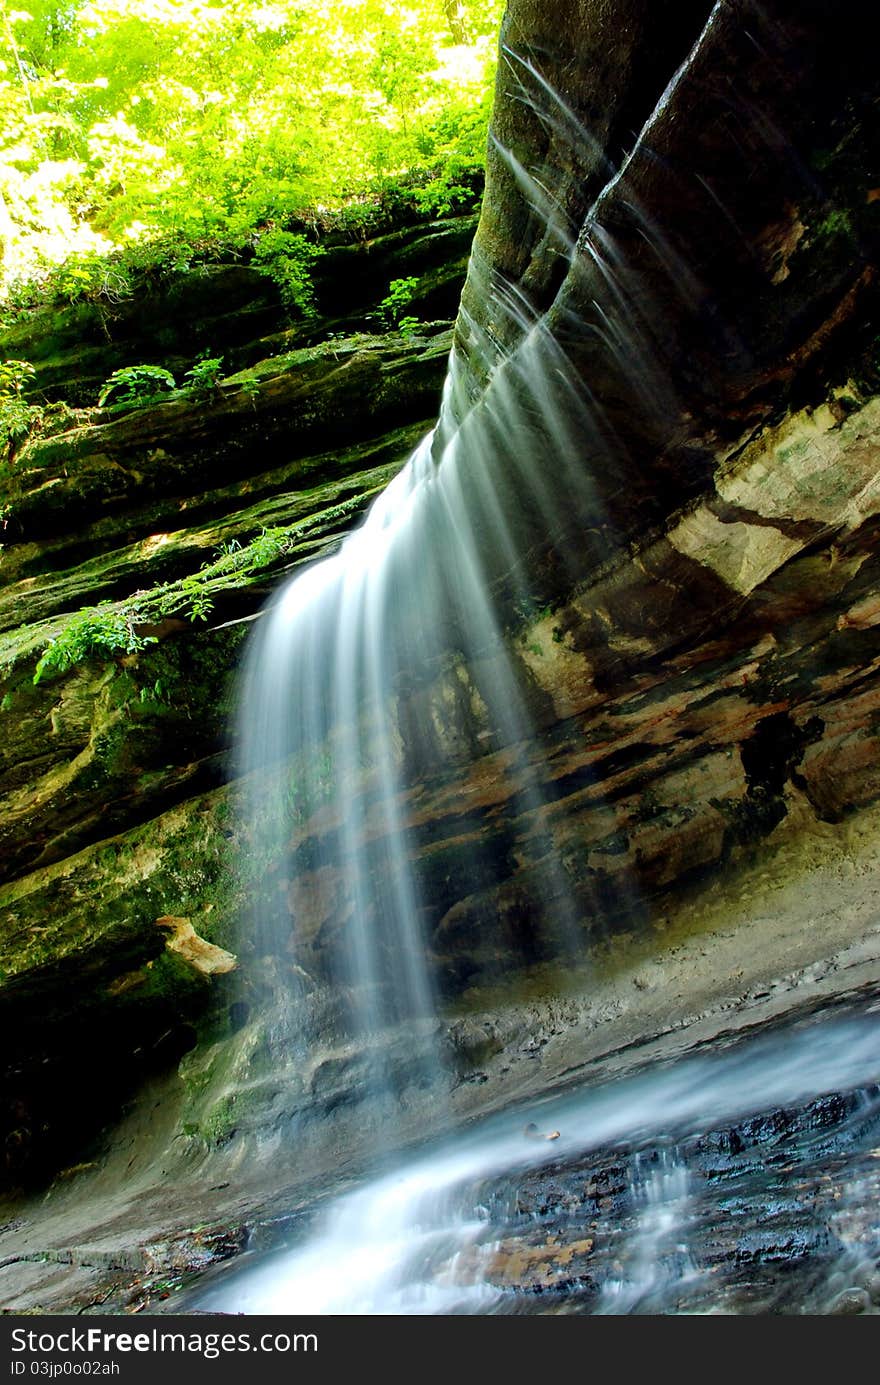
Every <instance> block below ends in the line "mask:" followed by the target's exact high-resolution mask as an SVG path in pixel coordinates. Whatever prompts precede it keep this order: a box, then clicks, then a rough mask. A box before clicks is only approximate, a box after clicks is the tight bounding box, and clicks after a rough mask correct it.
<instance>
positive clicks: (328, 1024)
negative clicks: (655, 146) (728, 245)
mask: <svg viewBox="0 0 880 1385" xmlns="http://www.w3.org/2000/svg"><path fill="white" fill-rule="evenodd" d="M716 8H717V7H716ZM710 22H711V21H710ZM707 27H708V26H707ZM507 57H508V61H509V62H510V65H511V70H512V71H513V72H514V76H515V81H516V85H517V89H518V90H519V91H520V93H522V92H523V91H525V90H526V83H527V81H528V82H530V84H531V85H530V91H531V96H530V98H529V99H530V100H531V101H532V102H533V103H534V104H535V106H536V108H539V109H541V110H545V111H547V118H548V120H549V121H550V122H551V123H552V125H553V128H554V130H555V131H556V132H557V134H558V133H559V132H560V131H562V132H563V133H564V134H565V135H566V137H568V138H570V139H572V138H577V137H579V138H582V139H583V140H585V141H586V140H587V138H588V137H587V135H586V133H585V132H583V131H582V129H581V127H580V126H579V124H578V122H577V120H576V117H575V116H574V114H573V113H572V112H571V111H569V110H568V108H567V107H566V106H565V104H564V102H563V101H562V99H561V98H560V97H559V96H557V95H555V94H554V93H552V91H551V89H550V88H549V86H548V83H547V82H546V80H545V79H544V78H543V77H542V76H541V75H540V73H539V72H538V71H537V69H536V68H535V66H534V64H533V63H532V62H531V61H526V60H525V59H522V58H518V57H517V56H516V55H514V54H511V53H508V55H507ZM666 100H668V94H667V95H666V96H664V102H665V101H666ZM654 118H655V117H652V120H653V119H654ZM649 125H650V122H649ZM646 128H648V127H646ZM497 150H498V152H499V153H500V154H503V156H504V157H505V158H506V159H507V163H508V166H509V168H510V170H511V172H512V175H513V177H514V180H515V182H516V185H517V187H518V189H519V190H520V193H521V194H522V195H523V196H525V197H526V198H527V200H528V201H529V203H530V205H531V207H532V209H533V210H534V211H535V213H536V214H538V215H539V216H540V218H541V220H542V222H543V224H544V225H545V227H546V234H547V236H548V237H549V240H550V241H551V242H552V245H553V251H554V254H556V255H557V256H559V258H560V261H563V262H564V265H565V272H564V276H563V279H564V284H563V291H562V292H561V293H560V295H559V297H558V300H557V303H556V305H555V308H554V310H553V312H551V313H542V312H539V311H537V310H536V309H535V308H534V306H533V305H532V303H531V302H530V299H529V297H528V295H527V294H526V293H525V292H524V291H523V290H522V289H521V288H519V287H518V286H517V285H515V284H513V283H510V282H507V281H505V280H504V279H503V277H501V276H500V275H493V276H492V277H491V280H489V281H484V282H483V292H484V311H483V313H482V317H481V321H480V322H479V323H478V322H477V321H475V319H474V318H473V316H472V315H471V314H469V312H468V311H467V309H466V308H465V307H462V309H461V312H460V315H459V321H458V325H457V334H456V341H457V344H456V346H454V347H453V349H452V353H451V356H450V359H449V366H448V372H447V379H446V385H445V389H444V393H443V399H442V402H441V408H440V413H439V417H438V420H437V423H436V425H435V427H434V428H433V429H432V430H431V431H430V432H429V433H428V434H427V436H425V438H424V439H423V440H422V442H421V443H420V445H419V446H418V447H417V448H416V450H415V452H414V453H413V455H412V456H411V457H410V458H409V460H408V462H407V463H406V465H405V466H404V468H403V470H402V471H401V472H400V473H399V474H398V476H397V477H396V479H395V480H394V481H393V482H392V483H391V484H390V485H389V486H388V488H387V489H386V490H385V492H384V493H383V494H382V495H381V496H380V497H379V499H378V500H377V501H375V502H374V504H373V506H372V508H371V509H370V511H369V513H368V515H367V517H366V519H365V521H364V522H363V523H362V524H361V526H360V527H359V528H358V529H357V530H356V531H354V532H353V533H351V534H350V535H349V536H348V537H347V538H346V539H345V540H344V541H343V543H342V544H341V546H340V548H339V550H338V551H337V552H336V553H335V554H334V555H333V556H331V557H329V558H325V559H324V560H323V561H321V562H319V563H317V564H316V565H314V566H313V567H311V568H310V569H308V570H307V571H305V572H304V573H303V574H301V575H297V576H295V577H294V578H293V579H292V580H290V581H289V582H288V583H287V584H286V585H284V586H283V587H282V588H281V590H280V591H279V592H278V593H277V595H276V597H275V598H274V600H273V601H272V602H271V604H270V606H269V609H268V610H267V612H266V613H265V615H264V617H263V618H262V619H261V620H260V622H259V625H258V629H257V631H256V633H255V635H254V637H253V639H252V641H251V645H250V649H249V653H248V655H247V659H246V663H245V668H244V674H243V678H242V686H241V692H240V699H239V701H240V708H241V712H240V717H239V743H240V745H241V747H242V751H241V763H240V768H241V774H242V778H243V781H244V783H245V784H246V785H247V786H248V791H247V794H248V796H247V802H246V815H247V818H248V820H249V822H250V823H251V824H252V838H253V840H254V842H255V843H256V848H255V849H256V852H257V872H256V873H257V876H258V888H257V890H256V891H255V894H256V903H255V909H256V918H255V936H256V938H257V939H258V949H259V950H260V951H261V952H262V953H263V954H265V955H268V956H276V957H281V958H282V959H284V960H283V963H282V967H281V978H280V981H279V989H280V994H281V995H282V997H285V998H286V1001H285V1003H286V1004H287V1005H288V1008H289V1027H290V1034H291V1037H290V1042H291V1044H292V1045H293V1047H294V1049H295V1051H297V1052H299V1053H301V1054H306V1053H307V1052H308V1051H309V1046H310V1043H311V1042H312V1037H313V1032H312V1031H313V1030H314V1026H315V1023H316V1020H315V1016H316V1015H319V1016H320V1019H319V1020H318V1021H317V1023H319V1024H320V1025H322V1026H324V1029H325V1032H332V1033H333V1034H334V1036H335V1037H336V1038H337V1039H342V1040H344V1041H351V1042H354V1043H356V1044H359V1045H361V1046H362V1047H364V1048H365V1049H369V1050H370V1052H371V1054H372V1062H373V1068H374V1076H375V1078H376V1080H377V1081H378V1082H379V1083H380V1084H381V1083H382V1082H385V1081H387V1080H388V1072H387V1062H388V1059H387V1051H388V1043H387V1038H388V1036H389V1034H391V1033H392V1031H394V1030H395V1029H399V1027H400V1026H401V1025H409V1026H410V1032H411V1033H412V1034H419V1033H421V1035H422V1038H419V1039H416V1040H415V1042H416V1044H417V1046H418V1047H419V1052H420V1053H421V1055H422V1057H421V1061H422V1062H423V1063H424V1071H425V1075H426V1078H427V1079H428V1080H430V1076H431V1070H432V1067H433V1065H435V1064H436V1062H437V1054H436V1052H435V1051H434V1050H433V1048H432V1044H431V1040H430V1035H429V1031H430V1027H431V1021H432V1017H433V1016H435V1014H436V1013H437V1007H438V999H439V998H440V997H441V996H442V995H444V994H447V993H455V991H456V990H457V989H460V988H461V986H462V985H463V984H466V983H467V982H468V981H470V980H472V979H474V978H476V979H479V980H484V979H486V978H487V977H488V978H489V979H490V980H492V979H498V978H499V977H500V976H503V974H504V970H505V958H506V956H508V955H509V954H510V953H511V951H512V952H514V953H516V954H517V955H519V956H522V957H524V958H525V959H526V960H530V961H547V960H549V961H553V962H562V963H565V964H571V963H573V962H574V961H576V960H577V959H579V958H580V957H581V956H582V954H583V941H584V930H585V928H587V929H588V928H589V927H590V926H591V924H592V920H591V919H590V917H589V912H588V910H587V911H586V912H585V900H584V897H583V891H582V892H581V897H580V898H578V894H577V889H576V888H575V881H574V879H573V877H572V868H571V866H570V863H569V862H567V860H566V857H565V853H564V851H563V850H562V849H561V847H560V838H559V834H558V832H557V830H556V829H557V822H556V817H555V813H554V800H555V797H556V789H555V786H554V778H553V775H554V772H553V767H552V766H550V765H548V763H547V762H546V760H545V758H544V756H543V754H542V750H541V736H540V728H541V718H542V715H545V713H544V707H543V703H544V702H545V701H546V694H544V693H543V692H542V691H541V689H540V688H539V687H538V686H537V685H536V683H535V680H534V678H533V676H532V673H531V670H530V667H529V658H528V656H529V654H530V653H533V652H534V650H533V649H532V648H531V646H530V645H529V643H528V641H529V639H530V636H529V633H528V632H529V628H530V623H534V621H535V620H536V619H539V618H541V617H544V618H546V616H547V615H548V613H550V614H552V611H553V609H554V607H555V605H556V604H558V603H559V602H560V601H561V600H563V599H565V598H568V597H570V595H571V593H572V592H573V591H575V590H576V589H577V586H578V584H579V583H580V582H582V581H583V580H584V579H585V578H586V577H587V576H588V574H589V573H590V571H591V568H592V567H593V566H594V564H595V561H596V542H598V543H599V544H600V546H601V545H603V544H604V545H606V547H607V545H608V544H611V546H612V548H613V544H614V542H615V539H614V526H613V524H611V523H610V522H609V520H608V517H607V516H606V514H605V510H604V503H603V500H602V495H601V493H600V490H599V489H598V488H597V485H596V478H597V477H600V476H601V478H602V488H603V490H607V489H608V487H609V486H611V487H613V486H614V485H615V484H616V482H615V477H616V476H618V475H619V476H620V478H621V480H620V483H619V484H620V485H621V486H623V485H624V484H625V481H624V477H625V474H626V469H627V466H628V465H629V458H628V453H627V445H626V443H625V442H624V441H623V440H622V439H621V437H620V435H619V431H618V428H617V425H616V423H615V421H614V420H613V419H612V418H611V417H610V415H609V413H608V411H607V410H606V408H605V407H604V406H603V405H602V404H600V403H599V402H598V401H597V398H596V396H595V394H594V391H593V389H592V386H591V384H590V382H589V381H588V379H587V378H586V377H585V375H584V372H583V369H582V368H581V365H580V363H578V365H576V364H575V363H574V361H573V359H572V355H571V348H572V346H573V345H576V346H577V347H578V348H579V349H580V348H583V347H584V346H586V348H587V349H588V350H589V351H590V352H591V353H592V355H593V357H594V359H595V360H596V361H597V362H598V360H599V358H600V357H601V364H600V365H599V367H598V369H599V373H600V374H601V375H602V376H604V377H605V379H606V380H607V379H608V378H612V379H614V380H616V381H617V386H618V392H619V391H620V390H625V391H626V393H627V395H628V396H629V398H630V400H631V407H632V410H633V411H634V412H635V413H637V414H638V417H639V419H640V423H639V427H640V429H641V430H642V431H643V432H650V431H651V430H655V431H656V430H658V429H663V428H668V427H669V425H670V420H672V419H674V418H675V417H676V416H677V415H678V414H679V413H680V405H679V404H678V402H677V401H676V398H675V394H674V390H673V389H672V386H671V384H670V382H669V380H668V379H667V377H666V375H665V373H664V369H663V366H662V364H661V361H660V357H659V355H658V352H657V350H656V343H655V341H654V337H653V333H652V327H651V311H650V301H649V300H648V299H647V298H646V290H645V286H644V284H643V283H642V281H641V280H640V279H639V278H638V277H636V276H634V275H633V274H632V272H631V271H630V269H629V268H628V266H627V264H626V262H625V259H624V257H623V256H622V255H621V254H620V253H619V252H618V251H617V250H616V248H615V238H614V235H613V233H612V232H611V230H609V229H607V228H605V227H604V226H603V224H602V221H601V205H602V199H601V198H600V199H599V200H598V202H597V204H596V207H595V208H594V209H593V212H592V214H591V217H590V219H589V221H588V224H587V225H586V226H585V227H584V228H583V229H582V230H581V232H580V234H579V235H577V236H576V235H575V234H574V232H573V231H572V229H571V228H570V226H567V225H566V223H565V214H564V211H563V209H561V208H560V207H558V206H557V205H556V203H555V202H554V199H553V196H552V194H551V193H550V192H549V191H548V190H547V188H545V187H544V186H543V185H542V184H541V182H540V179H539V175H538V173H537V171H532V172H530V171H529V170H527V169H526V168H525V167H523V165H522V163H521V162H519V161H518V160H517V159H516V158H515V157H514V156H513V155H512V154H508V153H506V151H503V150H501V149H500V146H498V147H497ZM620 179H621V173H620V171H616V172H613V176H612V178H611V180H610V181H611V183H613V184H614V185H615V186H617V185H618V184H619V182H620ZM633 214H634V215H638V216H639V217H640V218H641V220H640V227H641V230H642V234H643V235H644V236H645V237H646V238H647V239H648V240H649V241H650V243H651V244H652V246H654V247H655V248H656V251H657V254H658V255H660V256H661V258H662V260H663V264H664V267H665V272H666V273H667V275H668V277H669V280H670V292H671V293H673V294H675V295H678V296H679V297H682V298H686V297H687V296H688V295H692V294H693V292H694V288H693V284H692V282H691V279H690V278H689V276H688V273H687V271H686V268H685V267H684V266H680V265H679V264H678V261H677V260H676V257H675V254H674V252H673V251H672V250H671V249H670V248H669V246H668V245H667V244H666V243H665V242H664V241H663V238H662V236H661V235H660V233H659V232H658V233H657V234H656V235H655V234H653V232H652V231H651V228H650V225H649V222H648V219H647V218H646V217H645V216H644V215H643V214H641V213H638V212H634V213H633ZM471 272H472V275H473V276H475V277H480V276H482V275H484V274H485V269H484V267H480V266H478V265H477V264H476V263H475V262H473V261H472V270H471ZM587 280H589V293H590V296H591V313H590V315H589V317H581V316H580V315H579V314H578V313H576V312H575V310H574V308H573V307H572V291H573V290H572V285H577V286H578V292H580V293H581V294H582V293H583V291H584V284H585V283H586V281H587ZM679 280H680V284H679ZM597 536H598V537H597ZM609 536H610V537H609ZM557 638H561V634H560V632H559V631H558V630H555V631H554V632H553V639H557ZM537 652H538V654H539V655H540V654H541V649H540V648H538V651H537ZM489 763H491V770H490V771H488V772H487V774H486V775H484V776H483V777H482V778H481V777H480V775H479V774H478V773H476V772H475V767H479V766H480V765H483V766H485V765H486V764H489ZM426 784H430V785H432V786H437V785H445V786H446V790H445V792H446V799H445V802H444V812H443V817H444V819H445V821H444V828H445V838H444V840H443V841H442V842H435V841H433V840H432V831H431V827H432V825H431V822H430V821H428V820H426V817H425V814H424V812H423V809H422V804H421V793H422V789H423V787H424V785H426ZM505 810H508V811H507V820H506V821H505ZM450 824H451V826H450ZM514 862H515V863H516V882H515V884H513V885H509V884H508V883H506V882H507V881H508V878H509V877H510V876H511V875H512V874H513V873H514V871H513V863H514ZM576 874H577V868H576V867H575V876H576ZM627 888H628V887H627V885H626V884H625V883H623V882H622V883H621V886H620V894H621V901H620V902H621V907H624V908H625V906H626V891H627ZM467 930H470V931H471V933H472V934H473V935H476V936H477V938H478V941H477V945H476V946H475V948H473V949H472V952H473V953H474V954H475V955H473V956H471V957H469V958H468V959H465V960H463V959H462V958H461V956H456V951H455V949H456V938H457V933H458V932H461V931H465V932H466V931H467ZM328 1014H329V1016H330V1018H329V1020H328ZM420 1025H421V1030H420V1029H419V1026H420ZM426 1026H427V1028H426ZM383 1036H384V1037H383ZM422 1039H424V1040H425V1042H424V1044H423V1043H422ZM383 1052H384V1054H385V1056H384V1057H383Z"/></svg>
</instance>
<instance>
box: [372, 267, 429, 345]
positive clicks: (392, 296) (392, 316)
mask: <svg viewBox="0 0 880 1385" xmlns="http://www.w3.org/2000/svg"><path fill="white" fill-rule="evenodd" d="M418 286H419V281H418V279H416V278H414V277H413V276H412V275H410V277H409V278H407V279H392V280H391V283H390V284H389V285H388V293H387V294H386V296H385V297H384V298H383V299H382V302H381V303H380V304H379V316H380V317H381V319H382V322H383V323H384V325H385V326H386V327H389V328H390V327H399V328H400V330H401V331H405V332H411V331H412V328H413V325H414V324H417V323H418V318H417V317H412V316H411V315H407V314H405V312H404V310H405V309H406V308H408V307H409V305H410V303H411V302H412V300H413V296H414V295H415V293H416V290H417V289H418ZM404 322H405V323H406V327H404V325H403V324H404Z"/></svg>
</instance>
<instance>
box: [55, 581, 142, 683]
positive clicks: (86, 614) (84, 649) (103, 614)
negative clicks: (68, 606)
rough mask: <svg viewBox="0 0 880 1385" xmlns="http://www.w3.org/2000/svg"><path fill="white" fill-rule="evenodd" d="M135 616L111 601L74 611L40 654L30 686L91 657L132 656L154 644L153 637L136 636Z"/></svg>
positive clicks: (130, 609) (129, 609)
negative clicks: (73, 614) (32, 682)
mask: <svg viewBox="0 0 880 1385" xmlns="http://www.w3.org/2000/svg"><path fill="white" fill-rule="evenodd" d="M137 615H138V613H137V610H136V608H134V607H133V606H125V605H123V606H117V605H115V604H114V603H113V602H112V601H101V602H99V603H98V605H97V606H88V607H86V608H85V609H84V610H82V611H77V613H76V615H75V616H72V617H71V619H70V620H69V621H68V622H67V624H66V625H65V627H64V629H63V630H62V631H61V632H60V634H58V635H56V636H55V638H54V639H53V640H50V641H49V644H48V645H47V646H46V648H45V649H44V650H43V653H42V656H41V658H40V661H39V663H38V664H37V667H36V670H35V672H34V682H35V683H40V682H42V680H43V679H44V678H50V677H53V676H54V675H57V674H60V673H66V672H67V670H68V669H70V668H73V667H74V665H75V664H79V663H82V662H83V660H84V659H87V658H89V657H90V656H91V655H92V654H115V653H124V654H134V653H135V652H136V651H137V650H139V649H145V648H146V646H147V645H149V644H155V643H156V638H155V636H153V635H139V634H138V632H137V630H136V628H135V621H136V619H137Z"/></svg>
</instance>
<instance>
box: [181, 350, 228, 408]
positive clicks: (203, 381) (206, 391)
mask: <svg viewBox="0 0 880 1385" xmlns="http://www.w3.org/2000/svg"><path fill="white" fill-rule="evenodd" d="M222 366H223V357H222V356H203V357H202V358H201V360H198V361H196V363H195V365H194V366H192V367H191V368H190V369H189V370H188V371H187V372H186V374H185V375H184V377H183V386H184V389H188V390H191V391H192V393H193V394H194V395H196V396H197V397H198V398H201V399H207V398H209V396H210V395H212V394H216V393H217V390H218V388H219V385H220V381H221V379H222Z"/></svg>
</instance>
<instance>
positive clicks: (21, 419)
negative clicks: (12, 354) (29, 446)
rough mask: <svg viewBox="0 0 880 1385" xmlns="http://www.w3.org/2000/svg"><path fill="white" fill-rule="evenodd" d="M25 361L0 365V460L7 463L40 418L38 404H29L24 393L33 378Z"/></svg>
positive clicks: (32, 368) (32, 373)
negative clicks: (0, 455) (0, 454)
mask: <svg viewBox="0 0 880 1385" xmlns="http://www.w3.org/2000/svg"><path fill="white" fill-rule="evenodd" d="M33 375H34V367H33V366H32V365H31V363H30V362H29V361H17V360H5V361H0V453H2V457H0V460H2V461H5V462H7V463H8V462H11V461H12V459H13V457H14V456H15V454H16V452H17V451H18V449H19V448H20V447H21V445H22V443H23V442H24V441H25V440H26V439H27V437H28V435H29V434H30V433H31V431H32V430H33V428H34V427H35V426H36V424H37V423H38V422H39V420H40V418H41V416H42V412H43V410H42V408H41V407H40V406H39V405H38V404H29V403H28V401H27V400H26V399H25V398H24V390H25V387H26V386H27V384H28V383H29V381H30V380H31V379H32V378H33Z"/></svg>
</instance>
